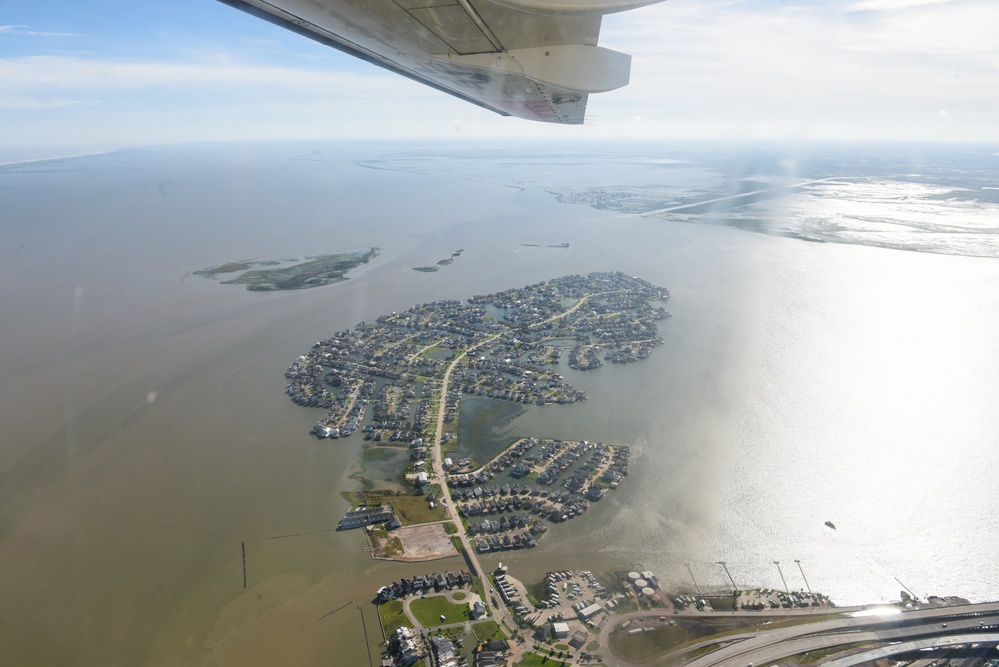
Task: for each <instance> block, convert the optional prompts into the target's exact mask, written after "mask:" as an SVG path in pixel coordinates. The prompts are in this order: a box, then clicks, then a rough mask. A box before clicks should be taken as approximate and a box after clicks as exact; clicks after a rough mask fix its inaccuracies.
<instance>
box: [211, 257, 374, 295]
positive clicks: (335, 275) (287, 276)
mask: <svg viewBox="0 0 999 667" xmlns="http://www.w3.org/2000/svg"><path fill="white" fill-rule="evenodd" d="M380 250H381V248H376V247H372V248H368V249H366V250H358V251H355V252H346V253H338V254H335V255H318V256H316V257H306V258H305V259H304V260H300V259H288V260H257V259H247V260H241V261H237V262H228V263H226V264H220V265H219V266H213V267H209V268H207V269H202V270H200V271H195V272H194V275H196V276H201V277H203V278H219V277H220V276H226V275H229V274H233V273H239V275H237V276H235V277H232V278H228V279H226V280H222V281H221V282H222V284H223V285H246V289H248V290H250V291H251V292H272V291H276V290H296V289H309V288H311V287H321V286H323V285H332V284H333V283H338V282H342V281H344V280H347V273H348V272H349V271H351V270H352V269H355V268H357V267H358V266H360V265H361V264H367V263H368V262H369V261H371V260H372V259H374V258H375V257H377V256H378V253H379V251H380ZM259 267H275V268H259ZM240 272H242V273H240Z"/></svg>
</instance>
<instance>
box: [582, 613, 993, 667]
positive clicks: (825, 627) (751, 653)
mask: <svg viewBox="0 0 999 667" xmlns="http://www.w3.org/2000/svg"><path fill="white" fill-rule="evenodd" d="M836 613H842V610H838V609H837V610H836ZM645 615H646V616H648V614H645ZM716 616H731V614H716ZM996 628H999V603H996V602H989V603H982V604H970V605H955V606H952V607H934V608H929V609H918V610H910V611H904V612H902V613H898V614H892V615H889V616H851V615H843V616H841V617H840V618H835V619H829V620H823V621H818V622H815V623H804V624H801V625H795V626H791V627H784V628H776V629H773V630H762V631H760V630H757V631H753V632H746V633H740V634H731V635H726V636H725V637H724V638H722V640H721V642H724V645H723V646H721V647H720V648H718V649H716V650H714V651H711V652H710V653H706V654H703V655H698V656H696V657H694V658H692V659H690V660H688V661H686V662H685V663H684V664H685V667H748V666H749V665H754V664H756V665H760V664H767V663H770V662H775V661H780V660H783V659H785V658H788V657H791V656H793V655H797V654H799V653H807V652H809V651H817V650H824V649H831V648H835V647H837V646H843V645H847V644H855V643H858V642H871V643H887V642H891V643H899V642H910V641H929V642H930V644H933V643H934V642H937V643H941V645H943V639H944V638H945V637H946V636H947V635H963V634H969V633H971V632H972V631H978V632H980V633H984V632H986V631H990V630H995V629H996ZM609 632H610V628H605V629H604V631H603V632H602V633H601V646H602V647H606V646H607V644H606V640H607V636H608V635H609ZM992 634H994V633H992ZM976 636H979V637H981V639H980V640H979V641H988V640H987V639H985V636H986V635H984V634H982V635H976ZM948 641H951V642H953V641H954V640H953V639H951V640H948ZM721 642H720V641H719V639H712V638H710V637H706V638H705V639H704V640H703V641H701V642H699V643H697V644H694V645H692V646H687V647H685V648H684V649H683V650H682V651H677V652H674V653H670V654H666V655H663V656H662V657H661V658H660V659H659V660H658V661H657V662H656V663H653V664H666V663H667V662H670V661H671V660H675V659H677V658H680V657H682V656H683V654H685V653H688V652H690V651H694V650H696V649H698V648H703V647H705V646H709V645H712V644H719V643H721ZM605 655H606V656H608V658H609V660H608V664H611V665H619V666H627V665H629V663H627V662H625V661H623V660H618V659H614V658H612V657H610V653H609V651H608V652H605ZM851 664H852V663H851ZM841 667H849V665H848V664H847V663H844V664H843V665H842V666H841Z"/></svg>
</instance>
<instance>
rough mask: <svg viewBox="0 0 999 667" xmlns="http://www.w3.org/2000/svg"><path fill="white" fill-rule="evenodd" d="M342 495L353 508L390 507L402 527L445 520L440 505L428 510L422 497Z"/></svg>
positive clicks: (346, 493)
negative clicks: (363, 506) (360, 506)
mask: <svg viewBox="0 0 999 667" xmlns="http://www.w3.org/2000/svg"><path fill="white" fill-rule="evenodd" d="M342 495H343V497H344V498H346V499H347V500H349V501H350V503H351V505H352V506H353V507H357V506H359V505H381V504H388V505H391V506H392V509H393V510H395V513H396V516H398V517H399V521H401V522H402V525H404V526H412V525H414V524H417V523H429V522H431V521H442V520H444V519H446V518H447V515H446V514H445V512H444V508H442V507H441V506H440V505H438V506H437V507H436V508H435V509H430V505H429V504H428V503H427V499H426V498H425V497H424V496H413V495H393V494H387V493H386V494H382V493H368V492H364V491H356V492H355V491H344V492H343V494H342Z"/></svg>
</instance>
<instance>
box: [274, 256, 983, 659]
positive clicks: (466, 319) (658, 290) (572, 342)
mask: <svg viewBox="0 0 999 667" xmlns="http://www.w3.org/2000/svg"><path fill="white" fill-rule="evenodd" d="M668 298H669V293H668V291H667V290H666V289H665V288H662V287H658V286H655V285H652V284H651V283H649V282H647V281H645V280H642V279H640V278H637V277H633V276H627V275H625V274H623V273H591V274H589V275H587V276H578V275H575V276H565V277H562V278H557V279H554V280H549V281H545V282H541V283H537V284H533V285H528V286H526V287H522V288H517V289H512V290H506V291H503V292H498V293H495V294H485V295H477V296H472V297H471V298H469V299H468V300H467V301H456V300H448V301H437V302H433V303H429V304H421V305H418V306H414V307H412V308H410V309H408V310H406V311H402V312H393V313H390V314H387V315H383V316H381V317H378V318H377V319H376V321H375V322H372V323H367V322H361V323H359V324H358V325H356V326H355V327H354V328H353V329H349V330H344V331H339V332H337V333H335V334H333V335H332V336H330V337H329V338H327V339H324V340H321V341H319V342H317V343H316V344H315V345H313V347H312V349H311V350H310V351H309V352H308V353H306V354H304V355H302V356H300V357H299V358H298V359H297V360H296V361H295V362H294V363H292V365H291V366H290V367H289V368H288V370H287V372H286V377H287V378H288V380H289V383H288V384H287V387H286V393H287V394H288V396H289V397H290V398H291V400H292V401H294V402H295V403H296V404H299V405H303V406H308V407H314V408H318V409H323V410H325V411H326V412H325V415H324V416H323V417H322V418H321V419H320V420H319V421H318V422H317V423H316V425H315V426H314V427H313V429H312V435H314V436H315V437H317V438H319V439H322V440H331V439H332V440H336V439H341V438H349V437H352V436H354V434H355V433H357V432H361V433H363V437H364V439H365V441H366V442H365V446H364V450H365V452H367V451H374V450H378V449H381V448H397V450H398V451H401V452H405V453H406V454H407V456H405V459H406V464H405V470H404V471H403V472H402V478H403V480H404V482H405V484H406V487H405V490H402V491H400V490H377V489H366V490H364V491H354V492H345V493H344V494H343V495H344V497H345V498H347V499H348V500H349V502H350V505H351V508H350V510H349V511H348V512H347V513H346V515H345V516H344V517H343V519H341V520H340V523H339V525H338V529H339V530H363V531H365V533H366V535H367V537H368V540H369V543H370V552H371V555H372V557H373V558H380V559H387V560H399V561H405V562H427V563H428V566H427V570H426V571H425V573H423V574H416V575H415V576H414V575H412V574H408V575H407V576H402V577H400V578H399V579H397V580H395V581H384V582H382V585H380V586H372V593H373V595H374V601H373V603H374V604H377V605H378V612H379V619H380V622H381V631H382V634H383V637H384V638H385V641H384V643H383V644H382V648H383V663H382V664H383V665H411V664H417V663H419V664H427V665H433V666H434V667H461V666H464V665H472V664H474V665H479V666H483V667H497V666H499V665H520V666H527V667H530V666H533V665H549V664H550V665H562V666H565V665H592V664H597V665H621V666H623V667H624V666H628V665H638V664H643V665H644V664H664V665H681V664H682V665H684V666H685V667H727V666H729V665H743V666H745V665H747V664H748V665H753V664H759V665H768V664H777V663H779V662H781V661H783V660H786V659H791V660H793V661H794V662H795V663H796V664H799V665H806V664H819V663H824V662H829V663H830V664H831V665H833V666H834V667H852V666H853V665H858V664H861V663H862V662H864V661H871V660H874V659H876V658H880V657H884V656H887V655H900V656H902V657H903V658H904V657H906V656H918V657H925V656H924V654H923V653H922V651H925V650H927V648H933V647H934V646H937V645H936V644H934V643H933V642H936V641H939V642H940V645H939V646H938V647H937V648H938V649H939V650H940V651H946V650H952V649H953V647H954V646H965V645H968V646H970V645H972V644H974V646H979V645H980V644H981V643H982V642H986V641H994V642H995V643H999V634H996V633H991V634H990V630H991V627H993V626H992V625H991V623H995V624H997V625H999V604H982V605H971V604H969V603H967V601H964V600H960V599H952V598H928V599H927V600H918V599H916V598H915V597H914V596H912V595H910V594H909V593H905V594H904V595H903V600H902V602H901V603H900V604H899V605H897V606H896V607H893V608H892V609H891V611H894V612H896V613H897V614H899V617H898V618H891V617H885V616H881V615H875V614H871V615H870V616H866V615H865V614H866V613H867V612H866V611H865V610H864V609H863V608H862V607H848V608H838V607H835V605H833V603H832V602H831V601H830V599H829V598H828V597H827V596H826V595H824V594H822V593H819V592H816V591H812V589H811V587H810V586H809V584H808V580H807V579H806V578H805V568H804V566H803V564H802V562H801V561H800V560H795V564H796V566H797V570H798V572H799V573H800V575H801V581H802V583H803V584H804V587H803V588H798V589H792V588H791V587H790V586H789V585H788V580H787V578H785V571H784V570H782V569H781V568H780V563H779V562H777V561H775V562H774V565H775V566H776V567H777V572H778V574H779V575H780V580H781V582H782V583H783V587H782V588H781V589H771V588H761V587H751V586H739V585H738V584H737V583H736V580H735V579H734V577H733V575H732V573H731V571H730V569H729V567H728V566H727V565H726V563H725V562H724V561H718V562H715V563H694V564H688V565H687V571H688V572H689V574H690V581H691V584H692V586H689V585H687V586H681V585H678V584H677V583H676V582H668V581H665V580H661V579H660V577H659V575H658V574H657V573H656V572H653V571H651V570H649V569H646V568H644V567H642V566H639V567H637V568H635V569H634V570H633V571H624V570H622V571H619V572H610V573H594V572H591V571H583V570H580V571H575V570H573V571H570V570H560V571H550V572H548V573H547V574H546V575H545V577H544V579H543V580H542V581H538V582H530V581H526V582H525V581H521V580H519V579H517V578H516V577H515V576H514V574H513V573H511V572H510V571H509V568H508V567H507V566H504V565H503V564H502V563H500V564H499V566H498V567H497V568H492V569H490V570H488V571H487V570H486V569H485V568H483V566H482V564H481V562H480V560H479V557H480V555H482V554H487V553H489V554H493V553H496V552H499V553H503V552H506V551H508V550H517V549H530V548H532V547H534V546H536V545H537V544H538V540H541V539H544V538H545V537H546V535H548V534H549V529H550V526H551V525H553V524H558V523H561V522H565V521H572V520H575V519H577V517H580V516H582V515H583V514H584V513H585V512H586V510H587V509H588V508H590V507H591V506H592V504H593V503H597V502H600V501H601V499H602V498H603V497H604V496H605V494H607V493H612V492H613V490H614V489H616V488H618V486H619V485H620V484H622V483H623V482H624V481H625V480H626V479H627V476H628V474H629V472H630V470H629V462H630V454H631V449H630V446H628V445H626V444H614V443H604V442H591V441H587V440H558V439H552V438H536V437H520V438H517V439H515V440H514V441H513V442H510V443H509V444H508V445H507V446H505V447H504V448H502V450H501V451H499V452H498V453H495V454H494V455H492V456H491V457H490V458H489V459H488V460H482V461H476V460H473V457H470V456H461V455H459V452H460V450H459V449H458V447H457V444H458V443H457V436H456V433H457V423H458V419H459V410H460V402H461V399H462V397H463V396H465V397H487V398H490V399H493V400H496V401H502V402H507V403H512V404H516V405H518V406H523V407H525V408H526V409H530V408H531V407H532V406H548V405H555V406H557V405H560V404H562V405H564V404H571V403H576V402H579V401H585V400H587V396H586V393H585V392H583V391H580V390H579V389H576V388H574V387H573V386H571V385H570V384H569V383H568V382H566V381H565V379H564V378H563V376H562V375H561V374H559V373H558V372H557V371H558V368H559V366H560V364H561V363H562V361H561V357H562V352H563V351H564V350H568V355H567V360H566V362H565V363H566V365H568V366H569V367H571V368H573V369H575V370H576V371H578V372H583V371H585V372H590V371H597V370H599V369H600V368H601V367H602V366H603V365H604V363H605V362H609V363H617V364H628V363H633V362H638V361H641V360H643V359H646V358H647V357H648V356H649V355H650V354H651V352H652V351H653V350H654V349H655V348H656V347H657V346H659V345H661V344H662V343H663V342H664V338H663V337H662V336H661V335H660V334H659V331H658V324H659V323H660V322H661V321H663V320H665V319H666V318H667V317H669V313H668V312H667V311H666V310H665V308H664V306H663V304H664V303H665V302H666V301H667V300H668ZM556 409H557V408H556ZM369 411H370V414H368V412H369ZM453 556H461V557H462V559H463V564H464V567H457V568H454V567H451V568H450V569H448V568H439V567H433V566H432V565H430V562H431V561H435V560H438V559H443V558H448V557H453ZM451 562H454V561H451ZM705 568H712V569H713V576H712V578H713V579H715V580H717V579H718V577H719V575H720V574H721V572H722V571H723V572H724V575H725V577H727V579H728V581H729V582H730V583H731V588H729V587H728V586H727V585H726V586H714V587H703V588H702V586H700V585H699V584H698V579H697V578H695V575H694V570H695V569H698V570H704V569H705ZM719 568H720V569H719ZM409 572H410V573H411V572H412V568H411V569H410V570H409ZM703 574H704V572H703V571H702V572H699V573H698V577H700V579H701V581H702V582H703V581H704V579H705V577H704V576H702V575H703ZM858 613H860V614H861V616H857V614H858ZM983 618H984V619H987V620H988V621H989V624H987V623H986V620H983ZM941 620H944V621H945V622H943V623H942V624H941ZM941 626H942V627H941ZM948 627H949V628H950V629H947V628H948ZM941 636H943V637H942V638H941ZM969 637H970V639H969ZM909 640H911V641H909ZM927 642H929V644H927ZM961 642H963V643H961ZM941 647H942V648H941ZM879 652H880V653H879ZM948 655H949V654H948ZM754 661H755V662H754Z"/></svg>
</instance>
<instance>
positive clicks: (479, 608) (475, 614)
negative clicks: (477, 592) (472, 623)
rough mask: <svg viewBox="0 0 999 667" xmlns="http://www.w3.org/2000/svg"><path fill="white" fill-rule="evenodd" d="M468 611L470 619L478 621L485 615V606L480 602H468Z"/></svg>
mask: <svg viewBox="0 0 999 667" xmlns="http://www.w3.org/2000/svg"><path fill="white" fill-rule="evenodd" d="M468 610H469V613H470V614H471V616H472V618H473V619H475V620H478V619H480V618H482V617H483V616H485V615H486V605H484V604H482V601H481V600H476V601H475V602H470V603H469V604H468Z"/></svg>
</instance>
